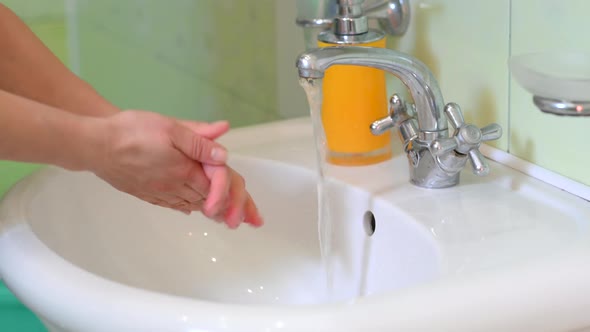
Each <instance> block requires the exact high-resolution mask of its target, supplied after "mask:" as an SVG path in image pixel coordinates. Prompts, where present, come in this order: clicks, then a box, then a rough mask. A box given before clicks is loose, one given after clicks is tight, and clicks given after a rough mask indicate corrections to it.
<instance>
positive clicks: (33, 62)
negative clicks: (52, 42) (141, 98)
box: [0, 4, 119, 116]
mask: <svg viewBox="0 0 590 332" xmlns="http://www.w3.org/2000/svg"><path fill="white" fill-rule="evenodd" d="M0 50H1V51H0V89H2V90H4V91H8V92H11V93H13V94H17V95H20V96H23V97H25V98H28V99H32V100H36V101H38V102H40V103H44V104H47V105H51V106H53V107H56V108H60V109H63V110H66V111H69V112H73V113H78V114H82V115H91V116H107V115H111V114H113V113H116V112H118V111H119V110H118V108H117V107H115V106H114V105H112V104H111V103H109V102H108V101H107V100H106V99H104V98H103V97H102V96H100V95H99V94H98V93H97V92H96V91H95V90H94V89H93V88H92V87H91V86H90V85H89V84H88V83H86V82H85V81H83V80H82V79H80V78H79V77H77V76H76V75H75V74H74V73H72V72H71V71H70V70H69V69H68V68H67V67H66V66H64V65H63V64H62V63H61V62H60V61H59V59H58V58H57V57H56V56H55V55H53V53H51V51H50V50H49V49H48V48H47V47H45V45H43V43H42V42H41V41H40V40H39V39H38V38H37V37H36V36H35V34H33V32H32V31H31V30H30V29H29V28H28V27H27V25H26V24H25V23H24V22H22V21H21V20H20V19H19V18H18V16H16V15H15V14H14V13H13V12H12V11H11V10H9V9H8V8H6V7H5V6H4V5H2V4H0Z"/></svg>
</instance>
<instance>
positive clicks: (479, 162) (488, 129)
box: [429, 103, 502, 176]
mask: <svg viewBox="0 0 590 332" xmlns="http://www.w3.org/2000/svg"><path fill="white" fill-rule="evenodd" d="M445 114H446V115H447V118H448V119H449V121H450V122H451V125H452V126H453V128H454V129H455V132H454V134H453V137H450V138H440V139H437V140H434V141H433V142H432V143H431V144H430V147H429V150H430V152H431V153H432V155H433V156H434V157H436V159H437V160H441V158H440V157H442V156H444V155H447V154H449V153H451V152H452V151H454V152H456V153H458V154H460V155H468V156H469V159H470V160H471V166H472V168H473V173H475V174H476V175H479V176H483V175H487V174H488V173H489V171H490V167H489V165H488V163H487V162H486V160H485V157H484V156H483V155H482V154H481V152H480V151H479V147H480V145H481V143H482V142H485V141H491V140H496V139H498V138H500V137H501V136H502V127H500V126H499V125H498V124H495V123H493V124H490V125H487V126H485V127H483V128H481V129H479V128H478V127H477V126H475V125H472V124H467V123H465V120H464V118H463V113H462V112H461V108H460V107H459V105H457V104H455V103H448V104H447V105H446V106H445Z"/></svg>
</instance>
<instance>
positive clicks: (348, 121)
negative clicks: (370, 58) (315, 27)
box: [318, 0, 392, 166]
mask: <svg viewBox="0 0 590 332" xmlns="http://www.w3.org/2000/svg"><path fill="white" fill-rule="evenodd" d="M362 3H363V0H340V1H339V15H338V17H336V18H335V19H334V21H333V24H332V30H327V31H324V32H322V33H320V34H319V35H318V46H319V47H346V46H366V47H379V48H384V47H385V43H386V39H385V34H384V33H383V32H381V31H378V30H374V29H369V26H368V21H367V17H366V16H364V15H363V12H362V6H361V5H362ZM385 82H386V81H385V72H384V71H382V70H379V69H375V68H369V67H361V66H349V65H334V66H332V67H330V68H328V70H327V71H326V73H325V76H324V80H323V91H322V93H323V97H322V112H321V113H322V122H323V126H324V131H325V135H326V146H327V151H326V152H327V153H326V157H327V161H328V162H329V163H331V164H336V165H343V166H361V165H369V164H374V163H378V162H381V161H384V160H387V159H389V158H391V156H392V150H391V137H390V136H391V135H390V134H389V132H387V133H385V134H383V135H379V136H374V135H373V134H371V131H370V130H369V125H370V124H371V123H372V122H373V121H375V120H377V119H382V118H384V117H386V116H387V115H388V106H387V91H386V83H385Z"/></svg>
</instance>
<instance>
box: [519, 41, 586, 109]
mask: <svg viewBox="0 0 590 332" xmlns="http://www.w3.org/2000/svg"><path fill="white" fill-rule="evenodd" d="M510 70H511V72H512V75H513V77H514V79H515V80H516V81H517V82H518V83H519V84H520V85H521V86H522V87H523V88H525V89H526V90H527V91H529V92H530V93H532V94H533V102H534V103H535V105H536V106H537V107H538V108H539V109H541V110H542V111H543V112H547V113H552V114H558V115H570V116H590V54H586V53H575V52H547V53H529V54H522V55H516V56H512V57H511V58H510Z"/></svg>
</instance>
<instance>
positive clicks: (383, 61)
mask: <svg viewBox="0 0 590 332" xmlns="http://www.w3.org/2000/svg"><path fill="white" fill-rule="evenodd" d="M332 65H355V66H366V67H373V68H378V69H381V70H384V71H387V72H389V73H391V74H393V75H395V76H396V77H398V78H399V79H400V80H401V81H402V82H403V83H404V84H405V85H406V87H407V88H408V89H409V91H410V94H411V95H412V98H413V99H414V103H415V105H416V115H417V118H418V130H419V134H418V135H419V138H420V139H421V140H426V141H431V140H433V139H436V138H439V137H447V136H448V124H447V119H446V116H445V115H444V101H443V98H442V94H441V92H440V88H439V86H438V82H437V81H436V79H435V78H434V76H433V75H432V72H431V71H430V70H429V69H428V67H426V65H424V64H423V63H422V62H420V61H419V60H418V59H416V58H414V57H412V56H410V55H408V54H405V53H401V52H396V51H393V50H390V49H383V48H372V47H360V46H345V47H329V48H320V49H313V50H310V51H308V52H305V53H303V54H301V55H300V56H299V58H298V59H297V68H298V69H299V76H300V77H302V78H318V79H319V78H322V77H323V76H324V72H325V71H326V70H327V69H328V68H329V67H330V66H332Z"/></svg>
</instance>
